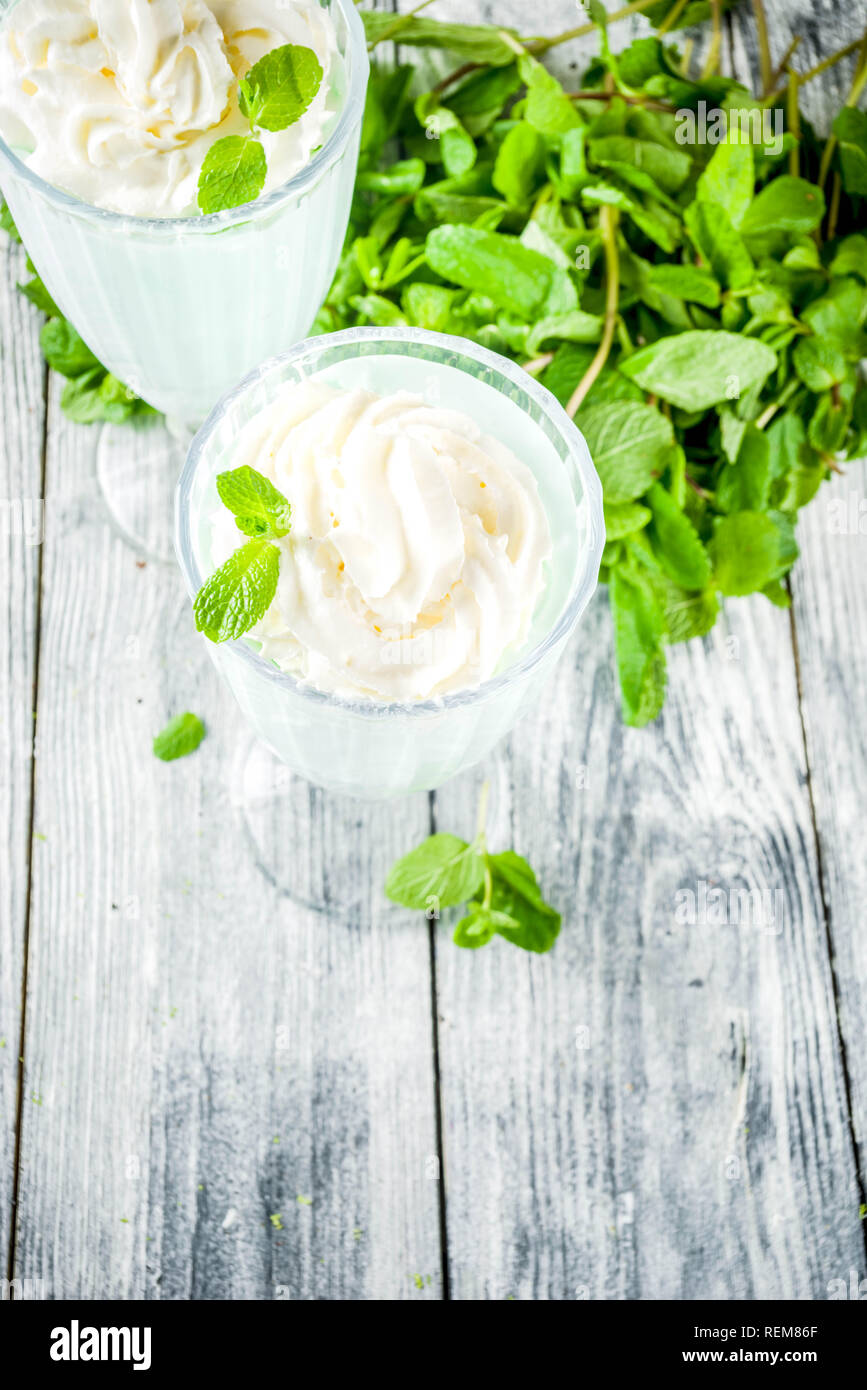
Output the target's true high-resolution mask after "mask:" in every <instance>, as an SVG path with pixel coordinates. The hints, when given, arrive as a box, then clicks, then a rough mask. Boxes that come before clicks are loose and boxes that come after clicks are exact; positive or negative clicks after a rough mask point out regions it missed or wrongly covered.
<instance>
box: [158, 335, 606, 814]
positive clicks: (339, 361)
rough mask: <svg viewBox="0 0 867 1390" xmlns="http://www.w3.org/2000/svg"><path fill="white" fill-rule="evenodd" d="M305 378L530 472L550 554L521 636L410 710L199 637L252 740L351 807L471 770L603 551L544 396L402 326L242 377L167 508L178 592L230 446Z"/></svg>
mask: <svg viewBox="0 0 867 1390" xmlns="http://www.w3.org/2000/svg"><path fill="white" fill-rule="evenodd" d="M319 373H321V374H322V375H323V378H324V379H325V380H326V381H327V382H328V383H329V384H332V385H335V386H338V387H354V386H358V385H362V386H366V387H368V388H369V389H373V390H377V391H379V392H380V393H384V392H385V391H398V390H409V391H414V392H415V393H416V394H419V395H422V396H423V397H424V398H425V399H427V400H428V401H429V402H430V403H432V404H434V403H435V404H439V405H443V406H447V407H453V408H457V409H461V410H465V411H466V412H467V413H468V414H470V415H472V416H473V418H474V419H475V420H476V421H477V422H478V423H479V424H480V426H481V427H482V428H483V429H484V430H486V431H487V432H489V433H490V434H493V435H495V436H498V437H499V438H501V439H502V440H503V442H504V443H506V444H508V445H509V446H510V447H511V448H512V449H513V451H514V452H515V453H516V454H517V455H518V456H519V457H520V458H521V459H522V460H523V461H524V462H525V463H526V464H527V465H528V466H529V467H530V468H531V469H533V471H534V473H535V474H536V477H537V480H538V483H539V489H540V496H541V498H542V502H543V505H544V507H545V511H546V514H547V516H548V523H549V526H550V529H551V536H552V549H553V554H552V560H551V563H550V566H549V574H548V578H547V583H546V587H545V590H544V592H543V594H542V595H541V596H540V599H539V603H538V605H537V610H536V614H535V617H534V620H533V623H532V625H531V631H530V634H529V637H528V640H527V642H526V643H525V646H524V648H523V649H522V650H521V651H520V652H517V653H513V654H512V657H511V660H508V659H507V660H506V662H505V663H504V669H503V670H502V671H501V672H500V673H498V674H496V675H495V676H493V677H492V678H491V679H490V680H487V681H485V682H483V683H482V684H481V685H479V686H478V687H476V688H475V689H470V690H464V691H456V692H454V693H451V694H448V695H445V696H442V697H440V698H438V699H429V700H424V701H419V702H417V703H390V702H383V701H373V700H367V699H360V698H345V697H342V696H338V695H331V694H325V693H323V692H321V691H318V690H315V689H313V688H311V687H310V686H307V685H304V684H303V683H302V682H300V681H299V680H298V679H297V677H295V676H293V675H289V674H287V673H286V672H283V671H280V670H279V669H278V668H277V667H276V666H275V665H274V664H273V663H272V662H270V661H266V660H264V659H263V658H262V657H261V656H260V655H259V654H258V651H257V650H256V644H255V643H253V642H251V641H250V640H248V639H243V638H242V639H241V640H240V641H237V642H231V643H226V644H223V645H219V646H218V645H215V644H214V643H211V642H208V641H206V639H204V638H203V639H202V640H203V641H205V642H206V646H207V647H208V650H209V651H210V653H211V655H212V657H213V659H214V661H215V663H216V665H217V668H218V670H219V671H220V672H221V674H222V675H223V677H224V678H225V680H226V681H227V683H228V685H229V687H230V689H231V690H232V692H233V694H234V696H235V698H236V700H237V701H238V704H239V705H240V707H241V709H242V710H243V712H244V714H245V715H246V717H247V719H248V720H249V721H250V723H251V724H252V726H253V728H254V729H255V731H256V733H257V734H258V735H259V737H260V738H262V739H263V740H264V741H265V743H267V744H268V745H269V747H270V748H271V749H272V750H273V751H274V752H275V753H276V754H277V756H278V757H279V758H281V759H282V760H283V761H284V762H286V763H288V765H289V766H290V767H291V768H292V769H294V771H296V772H298V773H300V774H301V775H302V776H303V777H306V778H307V779H308V780H309V781H311V782H316V783H318V784H320V785H322V786H326V787H329V788H331V789H333V790H336V791H342V792H347V793H349V794H351V795H354V796H362V797H390V796H398V795H401V794H402V793H405V792H410V791H418V790H422V789H430V788H434V787H438V786H440V785H441V784H442V783H443V782H445V781H447V780H448V778H450V777H453V776H454V775H455V774H456V773H458V772H462V771H463V770H464V769H465V768H468V767H471V766H472V765H473V764H474V763H476V762H478V761H479V760H480V759H481V758H483V757H484V756H485V754H487V753H488V752H489V751H490V749H491V748H492V747H493V746H494V744H495V743H496V742H497V741H498V740H499V739H500V738H502V737H503V735H504V734H506V733H507V732H508V731H509V730H510V729H511V728H512V726H513V725H514V723H515V721H516V720H517V719H518V717H519V716H520V714H521V712H522V711H523V710H524V709H526V708H527V707H529V706H533V705H535V704H536V703H537V701H538V699H539V697H540V694H541V691H542V688H543V686H544V684H545V682H546V680H547V678H548V676H549V675H550V673H551V671H552V669H553V667H554V665H555V663H556V662H557V660H558V658H559V656H560V655H561V653H562V651H563V647H564V645H565V643H566V641H567V639H568V638H569V636H570V635H571V633H572V632H573V630H574V628H575V626H576V624H577V622H578V620H579V618H580V617H581V614H582V613H583V612H584V609H585V608H586V606H587V603H588V602H589V599H590V596H591V594H592V593H593V591H594V589H595V587H596V582H597V578H598V573H599V562H600V557H601V554H602V546H603V543H604V525H603V519H602V491H601V488H600V485H599V479H598V477H597V475H596V471H595V469H594V467H593V463H592V461H591V459H590V454H589V452H588V449H587V445H586V443H585V442H584V438H583V436H582V435H581V434H580V432H579V431H578V430H577V429H576V427H575V425H574V424H573V423H572V421H571V420H570V419H569V417H568V416H567V415H566V413H565V411H564V410H563V409H562V407H561V406H560V405H559V403H558V402H557V401H556V400H555V398H554V397H553V396H552V395H551V394H550V392H548V391H546V390H545V389H544V388H543V387H541V386H540V385H539V384H538V382H536V381H534V380H533V378H532V377H530V376H528V375H527V373H526V372H524V371H523V370H522V369H521V368H520V367H517V366H516V365H515V364H514V363H512V362H508V361H507V360H506V359H505V358H502V357H499V356H497V355H496V354H495V353H492V352H488V351H487V350H486V349H484V348H481V347H478V346H476V344H474V343H470V342H468V341H467V340H466V339H463V338H453V337H446V336H444V335H442V334H439V333H428V332H425V331H424V330H422V329H413V328H391V329H384V328H352V329H347V330H346V331H344V332H341V333H333V334H329V335H327V336H325V337H322V338H312V339H309V340H308V341H307V342H304V343H300V344H298V346H296V347H295V348H293V349H292V350H291V351H290V352H288V353H284V354H283V355H282V356H280V357H277V358H274V359H273V360H272V361H270V362H266V363H264V364H263V366H261V367H260V368H258V370H256V371H254V372H253V373H251V374H250V376H248V377H247V379H246V380H245V381H243V382H242V383H241V384H240V386H238V387H237V388H236V389H235V390H234V391H233V392H232V393H231V394H230V395H229V396H227V397H226V398H225V399H224V400H223V401H221V402H220V404H219V406H217V408H216V409H215V410H214V411H213V413H212V414H211V416H210V418H209V419H208V420H207V421H206V423H205V425H204V426H203V428H202V429H201V430H200V431H199V433H198V435H197V436H196V438H195V439H194V441H193V444H192V448H191V450H190V454H189V457H188V459H187V463H186V466H185V468H184V471H183V474H182V476H181V479H180V482H179V484H178V492H177V498H176V548H177V554H178V559H179V561H180V564H181V568H182V570H183V572H184V577H185V579H186V583H187V587H188V589H189V592H190V595H191V596H194V595H195V594H196V593H197V592H198V590H199V588H200V587H201V585H202V583H203V581H204V579H205V578H206V576H207V574H208V573H209V572H210V569H211V567H212V566H211V560H210V555H209V544H210V531H211V518H212V516H213V514H214V508H215V506H216V505H218V503H217V494H216V489H215V486H214V479H215V478H216V475H217V474H218V473H220V472H222V471H224V470H226V469H228V468H231V467H232V466H233V462H232V453H233V447H234V444H235V441H236V440H237V437H238V434H239V433H240V431H241V430H242V429H243V428H244V426H245V425H246V423H247V422H248V421H249V420H251V419H252V418H253V417H254V416H255V415H257V414H258V413H259V412H260V411H261V410H262V409H263V408H264V407H265V406H267V405H268V404H270V402H271V401H272V400H273V399H274V397H275V396H276V395H277V393H278V392H279V391H280V390H281V388H282V387H283V386H284V385H285V384H286V383H287V382H293V381H300V380H303V379H306V378H309V377H310V376H312V375H314V374H319ZM242 540H243V538H242V537H240V533H239V541H242Z"/></svg>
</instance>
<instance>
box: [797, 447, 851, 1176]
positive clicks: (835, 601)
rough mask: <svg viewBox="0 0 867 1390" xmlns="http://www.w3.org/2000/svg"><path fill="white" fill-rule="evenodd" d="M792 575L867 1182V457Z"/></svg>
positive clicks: (813, 523) (823, 513)
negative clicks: (866, 700) (866, 840)
mask: <svg viewBox="0 0 867 1390" xmlns="http://www.w3.org/2000/svg"><path fill="white" fill-rule="evenodd" d="M798 540H799V543H800V546H801V559H800V562H799V564H798V567H797V569H796V570H795V573H794V576H793V580H792V590H793V596H794V621H795V628H796V631H797V645H798V661H799V671H800V680H801V691H802V710H803V719H804V727H805V731H806V738H807V750H808V753H809V760H810V783H811V791H812V798H813V805H814V810H815V817H816V824H817V827H818V833H819V848H820V854H821V864H822V891H823V895H824V900H825V912H826V917H827V921H828V931H829V938H830V942H831V948H832V951H833V963H834V974H835V982H836V992H837V1005H838V1010H839V1017H840V1030H841V1034H842V1038H843V1042H844V1046H845V1063H846V1068H847V1072H848V1078H849V1090H850V1101H851V1107H852V1124H853V1131H854V1134H855V1139H856V1142H857V1145H858V1152H859V1158H860V1164H859V1168H860V1182H861V1201H862V1202H864V1201H865V1200H867V1199H865V1190H867V935H865V932H864V904H865V902H867V859H865V855H864V838H865V837H864V814H865V807H867V722H865V711H864V692H865V691H867V650H865V644H864V634H865V632H867V464H864V463H860V464H854V465H850V466H849V467H847V469H846V470H845V472H844V473H843V474H842V476H840V477H837V478H835V479H834V481H833V483H831V484H828V485H827V486H826V489H825V491H824V492H823V494H822V495H821V496H820V497H819V499H818V501H817V502H816V505H815V506H813V507H810V508H808V509H807V512H806V513H805V515H804V519H803V521H802V523H801V525H800V527H799V530H798Z"/></svg>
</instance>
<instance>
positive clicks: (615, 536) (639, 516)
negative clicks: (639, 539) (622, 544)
mask: <svg viewBox="0 0 867 1390" xmlns="http://www.w3.org/2000/svg"><path fill="white" fill-rule="evenodd" d="M602 510H603V513H604V516H605V535H606V538H607V539H608V540H609V541H619V540H621V539H622V538H623V537H624V536H631V535H632V533H633V531H641V530H642V529H643V527H645V526H646V525H647V523H648V522H649V521H650V518H651V516H652V515H653V513H652V512H651V510H650V508H649V507H642V506H641V505H640V503H638V502H620V503H608V502H604V503H603V504H602Z"/></svg>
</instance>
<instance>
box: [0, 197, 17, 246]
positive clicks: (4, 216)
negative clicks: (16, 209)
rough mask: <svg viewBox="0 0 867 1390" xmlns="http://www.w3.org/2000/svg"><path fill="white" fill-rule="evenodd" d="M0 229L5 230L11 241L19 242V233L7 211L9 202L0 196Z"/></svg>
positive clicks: (10, 214)
mask: <svg viewBox="0 0 867 1390" xmlns="http://www.w3.org/2000/svg"><path fill="white" fill-rule="evenodd" d="M0 231H3V232H7V233H8V235H9V236H11V238H12V240H13V241H17V242H18V243H19V244H20V242H21V233H20V232H19V230H18V228H17V227H16V226H15V223H14V221H13V220H12V213H11V212H10V211H9V204H8V203H6V202H4V201H3V199H2V198H0Z"/></svg>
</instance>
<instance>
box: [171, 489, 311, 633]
mask: <svg viewBox="0 0 867 1390" xmlns="http://www.w3.org/2000/svg"><path fill="white" fill-rule="evenodd" d="M217 492H218V493H219V496H220V500H221V501H222V503H223V505H224V506H225V507H227V508H228V510H229V511H230V512H232V513H233V515H234V517H235V525H236V526H237V527H238V530H239V531H241V532H242V533H243V534H244V535H245V536H252V537H253V539H252V540H250V541H248V542H247V544H246V545H242V546H241V548H240V550H236V551H235V552H234V554H233V555H230V556H229V558H228V560H227V561H226V562H225V564H223V565H221V566H220V568H219V569H218V570H216V571H215V572H214V573H213V574H212V575H211V577H210V579H208V580H206V581H205V583H204V584H203V585H202V587H201V589H200V590H199V592H198V593H197V594H196V598H195V602H194V604H193V613H194V615H195V619H196V628H197V629H198V631H199V632H203V633H204V635H205V636H206V637H207V638H208V639H209V640H210V641H211V642H229V641H234V639H235V638H237V637H242V636H243V635H244V633H245V632H249V631H250V628H251V627H254V626H255V624H256V623H258V622H259V620H260V618H263V617H264V616H265V614H266V613H267V611H268V609H269V608H270V606H271V604H272V602H273V601H274V595H275V594H276V592H277V580H278V579H279V577H280V551H279V549H278V548H277V546H276V545H273V544H272V542H273V541H275V540H279V539H280V538H281V536H286V535H288V534H289V529H290V525H291V522H290V517H291V512H292V508H291V506H290V505H289V502H288V501H287V500H286V498H285V497H284V496H283V494H282V492H279V491H278V489H277V488H276V487H274V484H273V483H271V482H269V480H268V479H267V478H265V477H263V475H262V474H261V473H258V472H257V471H256V469H255V468H250V467H249V465H247V464H245V465H244V466H243V467H242V468H235V469H232V470H231V471H230V472H227V473H219V474H218V475H217Z"/></svg>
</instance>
